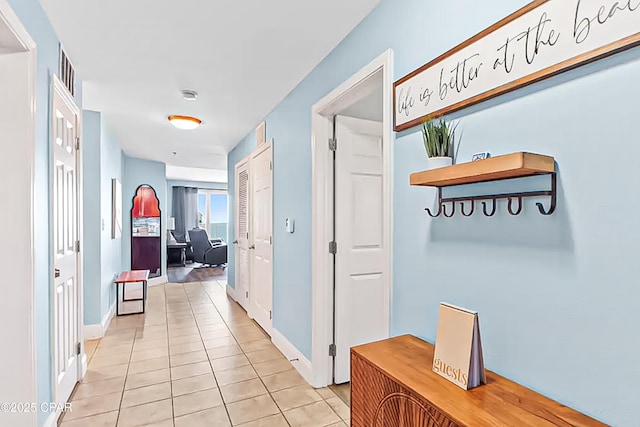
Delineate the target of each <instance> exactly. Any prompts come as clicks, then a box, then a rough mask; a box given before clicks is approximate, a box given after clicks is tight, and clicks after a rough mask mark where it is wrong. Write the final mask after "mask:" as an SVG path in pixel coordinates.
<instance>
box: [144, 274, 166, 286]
mask: <svg viewBox="0 0 640 427" xmlns="http://www.w3.org/2000/svg"><path fill="white" fill-rule="evenodd" d="M167 282H169V277H168V276H167V275H164V276H160V277H154V278H152V279H149V281H148V282H147V286H156V285H164V284H165V283H167Z"/></svg>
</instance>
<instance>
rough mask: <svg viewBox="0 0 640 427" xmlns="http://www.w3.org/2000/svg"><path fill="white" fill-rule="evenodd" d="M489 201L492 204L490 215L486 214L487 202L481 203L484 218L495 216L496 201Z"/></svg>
mask: <svg viewBox="0 0 640 427" xmlns="http://www.w3.org/2000/svg"><path fill="white" fill-rule="evenodd" d="M491 201H492V202H493V207H492V209H491V213H488V212H487V202H482V211H483V212H484V215H485V216H494V215H495V214H496V199H491Z"/></svg>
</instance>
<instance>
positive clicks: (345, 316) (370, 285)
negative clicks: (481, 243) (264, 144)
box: [334, 116, 390, 384]
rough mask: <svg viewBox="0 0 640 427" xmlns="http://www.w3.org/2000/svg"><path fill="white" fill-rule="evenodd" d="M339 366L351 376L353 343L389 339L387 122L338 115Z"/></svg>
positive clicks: (339, 376) (338, 373)
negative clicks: (385, 186)
mask: <svg viewBox="0 0 640 427" xmlns="http://www.w3.org/2000/svg"><path fill="white" fill-rule="evenodd" d="M335 129H336V131H335V133H336V134H335V137H336V140H337V149H336V153H335V154H336V156H335V157H336V162H335V168H336V175H335V176H336V178H335V179H336V182H335V184H336V185H335V188H336V190H335V204H336V205H335V230H336V231H335V240H336V243H337V253H336V257H335V260H336V262H335V273H336V274H335V320H334V321H335V344H336V357H335V362H334V363H335V370H334V380H335V383H336V384H341V383H345V382H347V381H349V372H350V371H349V360H350V359H349V357H350V348H351V347H352V346H355V345H359V344H364V343H368V342H372V341H377V340H380V339H384V338H388V336H389V330H388V318H387V314H386V313H388V296H387V295H386V293H387V291H386V289H388V287H387V281H388V280H390V277H389V273H390V272H389V271H388V270H389V267H388V265H389V263H388V259H387V257H388V256H389V245H388V243H387V242H385V241H384V240H383V235H384V229H385V228H384V222H383V221H384V218H383V152H382V144H383V138H382V123H380V122H372V121H368V120H361V119H353V118H350V117H342V116H338V117H336V126H335Z"/></svg>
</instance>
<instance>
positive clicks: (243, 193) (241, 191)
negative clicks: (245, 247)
mask: <svg viewBox="0 0 640 427" xmlns="http://www.w3.org/2000/svg"><path fill="white" fill-rule="evenodd" d="M238 237H239V238H242V239H248V238H249V171H246V170H243V171H240V173H239V174H238Z"/></svg>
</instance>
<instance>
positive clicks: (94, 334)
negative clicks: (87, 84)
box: [82, 304, 116, 340]
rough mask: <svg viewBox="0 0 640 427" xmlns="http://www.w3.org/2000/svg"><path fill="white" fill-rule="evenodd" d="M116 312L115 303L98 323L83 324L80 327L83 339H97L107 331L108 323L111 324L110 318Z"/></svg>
mask: <svg viewBox="0 0 640 427" xmlns="http://www.w3.org/2000/svg"><path fill="white" fill-rule="evenodd" d="M115 314H116V306H115V304H114V305H112V306H111V308H109V311H108V312H107V314H105V315H104V317H103V318H102V321H101V322H100V323H94V324H92V325H84V326H83V327H82V330H83V335H84V339H85V340H97V339H100V338H102V337H104V335H105V334H106V333H107V330H108V329H109V325H110V324H111V319H113V316H115Z"/></svg>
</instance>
